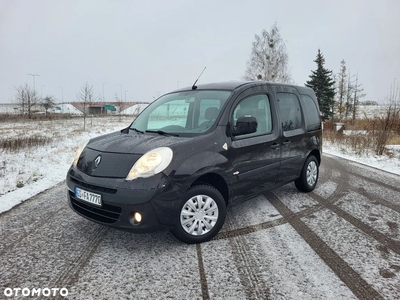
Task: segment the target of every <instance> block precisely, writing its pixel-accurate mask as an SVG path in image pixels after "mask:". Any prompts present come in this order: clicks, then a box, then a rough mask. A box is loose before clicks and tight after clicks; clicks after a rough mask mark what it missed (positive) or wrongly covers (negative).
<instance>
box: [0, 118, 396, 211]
mask: <svg viewBox="0 0 400 300" xmlns="http://www.w3.org/2000/svg"><path fill="white" fill-rule="evenodd" d="M131 121H132V117H131V116H108V117H101V118H95V117H93V118H88V119H87V121H86V122H87V123H86V130H85V131H83V119H82V118H72V119H68V120H52V121H28V120H26V121H19V122H8V123H0V132H1V138H0V140H5V139H7V138H13V137H24V136H25V137H27V136H41V137H47V138H49V139H51V142H49V143H48V144H47V145H43V146H37V147H32V148H26V149H24V150H23V151H19V152H9V151H4V150H0V212H4V211H7V210H9V209H11V208H12V207H13V206H15V205H17V204H18V203H21V202H23V201H24V200H26V199H29V198H30V197H32V196H33V195H36V194H37V193H39V192H41V191H44V190H46V189H48V188H51V187H52V186H54V185H56V184H57V183H59V182H61V181H63V180H64V179H65V176H66V173H67V171H68V168H69V167H70V165H71V163H72V160H73V157H74V154H75V151H76V149H77V148H78V147H79V145H81V144H83V143H84V142H85V141H87V140H88V139H90V138H92V137H95V136H98V135H101V134H105V133H109V132H113V131H116V130H120V129H122V128H124V127H126V126H128V125H129V124H130V122H131ZM392 148H393V152H394V153H395V155H394V157H393V158H388V157H385V156H376V155H374V154H372V153H371V154H369V155H368V156H362V157H360V156H357V155H356V154H354V153H352V152H350V151H348V150H345V149H343V147H340V145H335V144H329V143H324V149H323V151H324V153H328V154H332V155H336V156H340V157H343V158H346V159H349V160H353V161H357V162H361V163H363V164H367V165H369V166H373V167H376V168H380V169H383V170H386V171H389V172H392V173H395V174H400V146H392Z"/></svg>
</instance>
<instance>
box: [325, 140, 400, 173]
mask: <svg viewBox="0 0 400 300" xmlns="http://www.w3.org/2000/svg"><path fill="white" fill-rule="evenodd" d="M387 148H388V149H390V150H391V152H392V153H393V157H388V156H386V155H382V156H379V155H376V154H374V153H372V152H371V153H370V154H369V155H358V154H356V153H354V152H352V151H351V150H349V149H344V148H343V146H342V145H337V144H332V143H330V142H324V144H323V153H324V154H329V155H334V156H338V157H342V158H345V159H347V160H350V161H354V162H357V163H360V164H364V165H367V166H370V167H373V168H377V169H380V170H384V171H386V172H390V173H394V174H397V175H400V145H390V146H387Z"/></svg>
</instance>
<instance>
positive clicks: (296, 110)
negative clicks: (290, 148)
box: [277, 93, 303, 131]
mask: <svg viewBox="0 0 400 300" xmlns="http://www.w3.org/2000/svg"><path fill="white" fill-rule="evenodd" d="M277 98H278V103H279V113H280V116H281V122H282V128H283V131H289V130H295V129H298V128H301V127H302V124H303V118H302V115H301V110H300V103H299V99H298V98H297V96H296V95H295V94H291V93H277Z"/></svg>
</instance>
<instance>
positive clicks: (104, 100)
mask: <svg viewBox="0 0 400 300" xmlns="http://www.w3.org/2000/svg"><path fill="white" fill-rule="evenodd" d="M105 84H106V83H105V82H103V102H104V101H105V100H104V85H105Z"/></svg>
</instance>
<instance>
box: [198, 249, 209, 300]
mask: <svg viewBox="0 0 400 300" xmlns="http://www.w3.org/2000/svg"><path fill="white" fill-rule="evenodd" d="M196 250H197V260H198V263H199V273H200V285H201V294H202V295H203V300H210V294H209V292H208V285H207V278H206V272H205V270H204V263H203V255H202V253H201V245H200V244H197V245H196Z"/></svg>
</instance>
